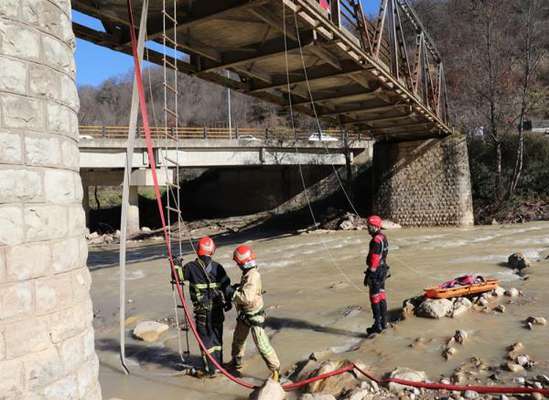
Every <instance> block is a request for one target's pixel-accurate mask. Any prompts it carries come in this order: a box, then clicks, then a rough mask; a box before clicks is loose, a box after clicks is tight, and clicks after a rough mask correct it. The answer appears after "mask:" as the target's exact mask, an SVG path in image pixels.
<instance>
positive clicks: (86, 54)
mask: <svg viewBox="0 0 549 400" xmlns="http://www.w3.org/2000/svg"><path fill="white" fill-rule="evenodd" d="M0 1H1V0H0ZM362 3H363V5H364V9H365V11H366V12H367V13H376V12H377V8H378V6H379V0H362ZM73 20H74V22H77V23H79V24H81V25H85V26H88V27H90V28H92V29H95V30H98V31H104V29H103V26H102V25H101V22H100V21H98V20H96V19H95V18H91V17H88V16H86V15H84V14H81V13H79V12H78V11H73ZM75 56H76V81H77V83H78V85H94V86H96V85H99V84H100V83H101V82H103V81H104V80H105V79H108V78H110V77H113V76H118V75H121V74H125V73H127V72H128V71H131V70H132V68H133V60H132V58H131V57H130V56H128V55H126V54H122V53H119V52H116V51H113V50H110V49H107V48H106V47H101V46H97V45H95V44H93V43H90V42H86V41H84V40H80V39H77V40H76V55H75Z"/></svg>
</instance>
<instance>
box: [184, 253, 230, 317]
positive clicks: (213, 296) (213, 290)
mask: <svg viewBox="0 0 549 400" xmlns="http://www.w3.org/2000/svg"><path fill="white" fill-rule="evenodd" d="M195 263H196V264H197V265H199V266H200V268H201V269H202V271H203V272H204V276H205V278H206V281H207V283H191V284H190V285H189V290H190V293H191V300H192V301H193V303H194V304H195V310H196V311H200V310H204V311H206V310H211V309H212V308H213V305H214V303H215V302H216V300H218V299H221V298H222V294H221V293H220V291H219V289H220V288H221V284H220V283H218V282H213V281H212V277H211V275H210V274H211V273H212V271H213V264H212V262H211V261H210V262H209V263H208V265H205V264H204V262H203V261H202V260H201V259H200V258H197V259H196V260H195ZM206 294H208V295H209V296H208V301H207V302H205V301H204V297H205V296H206Z"/></svg>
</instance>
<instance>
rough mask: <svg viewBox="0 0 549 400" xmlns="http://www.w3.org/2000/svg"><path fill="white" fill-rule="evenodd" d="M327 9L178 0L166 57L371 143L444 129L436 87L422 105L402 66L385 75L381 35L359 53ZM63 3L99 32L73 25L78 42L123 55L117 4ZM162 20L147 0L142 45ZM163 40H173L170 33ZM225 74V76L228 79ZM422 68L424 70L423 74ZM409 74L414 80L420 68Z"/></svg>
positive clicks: (261, 1) (157, 58)
mask: <svg viewBox="0 0 549 400" xmlns="http://www.w3.org/2000/svg"><path fill="white" fill-rule="evenodd" d="M392 1H394V0H392ZM133 3H134V7H135V10H134V14H135V15H139V10H140V6H141V1H140V0H134V2H133ZM332 3H334V4H332V13H331V14H330V13H328V12H327V11H326V10H323V9H321V8H320V7H319V5H318V2H315V1H313V0H225V1H220V0H201V1H192V0H180V1H178V11H177V25H178V28H177V43H178V48H179V49H180V50H181V51H182V52H184V53H185V54H187V55H188V56H186V55H183V56H181V57H179V58H178V59H177V60H175V59H173V58H170V57H169V56H166V57H167V59H168V60H169V63H173V64H177V68H178V70H179V71H181V72H184V73H187V74H191V75H194V76H197V77H199V78H201V79H204V80H207V81H211V82H215V83H218V84H221V85H224V86H226V87H230V88H231V89H234V90H237V91H239V92H242V93H246V94H249V95H251V96H255V97H257V98H260V99H263V100H266V101H268V102H271V103H275V104H278V105H281V106H288V104H289V102H290V101H291V103H292V104H293V107H294V109H295V110H296V111H298V112H301V113H304V114H307V115H310V116H315V114H316V115H318V117H319V118H320V119H321V120H323V121H325V122H327V123H328V124H332V125H335V126H341V125H345V126H347V127H348V128H349V129H351V130H360V131H361V132H363V133H365V134H368V135H370V136H371V137H373V138H384V139H396V140H400V139H411V138H414V139H415V138H428V137H436V136H445V135H447V134H449V133H451V128H449V126H448V125H447V122H446V121H447V118H446V111H445V110H444V109H443V108H442V105H441V100H440V98H441V95H442V92H441V90H440V89H439V90H438V92H437V90H436V88H434V89H433V90H431V91H432V92H433V93H432V94H433V97H432V98H433V101H430V102H429V101H426V100H425V98H426V97H425V96H426V95H425V96H422V94H421V93H420V90H419V86H420V85H418V84H414V83H413V82H412V81H411V79H410V77H411V75H409V76H408V78H406V77H405V76H403V75H399V74H398V73H395V71H398V70H402V68H401V67H402V66H401V67H397V70H395V69H394V68H395V67H394V64H395V62H396V64H397V65H398V62H397V61H396V58H394V57H393V56H392V55H391V51H393V52H394V51H396V50H394V49H393V50H391V46H389V45H388V44H387V42H386V41H385V39H383V41H382V40H381V39H380V40H379V43H380V46H379V49H378V51H377V53H376V52H371V51H367V49H366V50H365V49H364V45H363V44H361V43H363V42H361V40H359V38H357V37H356V36H355V35H353V34H351V32H350V31H348V30H347V29H345V28H344V27H343V25H344V24H343V23H341V21H340V20H339V13H340V11H338V10H334V7H335V5H337V6H339V3H340V2H335V1H333V2H332ZM394 4H396V3H394ZM72 6H73V8H74V9H75V10H78V11H80V12H83V13H85V14H87V15H90V16H93V17H96V18H98V19H100V20H101V21H102V22H103V25H104V27H105V31H106V32H100V31H95V30H92V29H90V28H88V27H84V26H82V25H79V24H76V23H74V24H73V28H74V31H75V33H76V35H77V36H78V37H80V38H82V39H85V40H88V41H91V42H94V43H96V44H99V45H101V46H106V47H109V48H111V49H114V50H117V51H121V52H124V53H128V54H130V53H131V46H130V39H129V29H128V17H127V9H126V0H105V1H101V2H98V1H95V0H73V1H72ZM395 7H396V6H395ZM334 13H337V15H338V16H337V17H334V15H336V14H334ZM283 16H285V18H284V17H283ZM162 21H163V17H162V1H160V0H151V1H150V6H149V17H148V24H147V25H148V27H147V34H148V38H149V40H154V41H156V42H158V43H162V42H163V40H164V39H163V33H164V30H163V28H162ZM373 26H374V25H372V26H370V28H371V29H372V30H375V28H373ZM383 29H384V28H383V27H382V28H381V30H383ZM284 32H286V40H285V38H284ZM395 32H396V31H395ZM374 33H375V32H374ZM374 33H372V34H374ZM166 35H167V36H168V35H170V36H169V37H171V38H173V32H167V33H166ZM395 43H396V42H395ZM155 48H157V47H155ZM418 49H420V48H419V47H418ZM419 51H420V50H418V53H417V54H416V55H417V56H418V59H420V57H419V55H420V53H419ZM148 53H149V60H150V61H151V62H154V63H157V64H160V65H162V64H163V62H164V60H163V58H164V54H163V53H162V52H159V51H156V50H152V49H149V51H148ZM374 53H375V54H374ZM286 55H287V57H286ZM286 59H287V65H288V68H287V67H286ZM391 60H392V61H391ZM304 67H305V68H304ZM225 70H229V71H231V74H230V75H229V77H227V75H226V74H225ZM430 70H433V68H429V67H427V68H426V71H427V74H428V75H429V74H430V72H429V71H430ZM287 71H288V72H289V78H290V91H289V90H288V81H287V75H286V73H287ZM416 72H417V73H415V72H414V75H415V76H416V78H417V79H418V80H420V79H421V77H419V74H420V71H419V70H417V71H416ZM439 78H442V76H439ZM426 79H427V78H426V77H424V78H423V80H424V81H425V82H427V80H426ZM439 80H440V79H439ZM426 85H427V86H426V87H427V88H428V89H429V87H428V83H427V84H426ZM183 90H184V89H183ZM437 96H438V99H439V101H438V102H436V101H434V99H435V97H437ZM422 97H423V98H422Z"/></svg>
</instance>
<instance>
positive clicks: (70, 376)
mask: <svg viewBox="0 0 549 400" xmlns="http://www.w3.org/2000/svg"><path fill="white" fill-rule="evenodd" d="M70 7H71V4H70V1H69V0H1V1H0V398H1V399H4V400H8V399H9V400H12V399H13V400H15V399H18V400H20V399H21V400H22V399H47V400H61V399H67V400H68V399H72V400H74V399H86V400H97V399H100V398H101V392H100V387H99V383H98V379H97V374H98V359H97V356H96V353H95V349H94V334H93V329H92V315H93V312H92V303H91V299H90V295H89V288H90V274H89V271H88V268H87V267H86V258H87V245H86V241H85V239H84V228H85V217H84V210H83V208H82V196H83V193H82V185H81V182H80V176H79V173H78V170H79V153H78V146H77V138H78V125H77V116H76V114H77V112H78V107H79V103H78V95H77V91H76V85H75V80H74V78H75V67H74V58H73V52H74V45H75V40H74V36H73V32H72V29H71V20H70V16H71V9H70Z"/></svg>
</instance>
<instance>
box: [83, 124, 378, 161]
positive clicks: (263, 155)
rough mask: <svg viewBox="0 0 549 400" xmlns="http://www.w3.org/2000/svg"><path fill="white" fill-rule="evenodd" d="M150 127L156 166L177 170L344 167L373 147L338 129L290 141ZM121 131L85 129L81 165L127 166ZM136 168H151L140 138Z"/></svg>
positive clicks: (275, 135)
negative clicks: (299, 166) (291, 166)
mask: <svg viewBox="0 0 549 400" xmlns="http://www.w3.org/2000/svg"><path fill="white" fill-rule="evenodd" d="M126 131H127V129H126ZM152 131H153V135H154V136H155V145H156V146H157V147H156V149H155V151H156V154H155V159H156V160H157V163H158V165H160V166H165V167H167V168H176V166H177V165H179V166H180V167H227V166H253V165H264V166H268V165H298V164H302V165H332V164H333V165H345V163H346V157H348V159H347V161H348V162H352V160H353V157H354V156H355V155H358V154H359V153H362V152H364V151H370V152H371V150H372V146H373V143H372V141H371V140H368V138H366V137H364V138H362V137H360V138H359V137H358V136H356V135H353V136H347V135H344V134H343V133H340V132H337V131H328V132H324V133H323V134H322V136H321V139H322V140H319V139H320V137H319V136H317V134H314V133H313V134H311V133H307V134H306V135H303V133H300V135H299V136H297V139H290V137H289V136H288V135H284V134H282V132H281V131H276V130H272V131H270V130H269V129H267V130H265V129H256V130H254V129H242V130H240V133H239V132H238V131H236V130H235V132H232V133H231V132H229V130H228V129H220V128H212V129H211V131H212V135H210V136H208V134H207V132H208V128H178V130H177V140H174V139H172V138H170V137H168V136H166V135H165V134H164V133H163V129H160V128H153V130H152ZM123 132H124V127H108V128H104V129H94V130H92V129H90V127H82V128H81V129H80V134H81V136H80V142H79V148H80V168H81V169H102V170H104V169H123V168H124V166H125V157H126V139H125V138H124V137H123ZM243 132H246V133H245V134H242V133H243ZM172 133H174V132H172ZM197 133H199V135H197ZM252 133H253V134H252ZM169 135H170V136H172V135H171V134H169ZM202 135H204V136H205V137H203V136H202ZM180 137H182V138H181V139H180ZM174 138H175V137H174ZM133 167H134V168H141V169H143V168H148V167H149V160H148V156H147V151H146V145H145V142H144V140H142V139H137V141H136V146H135V152H134V156H133Z"/></svg>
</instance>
